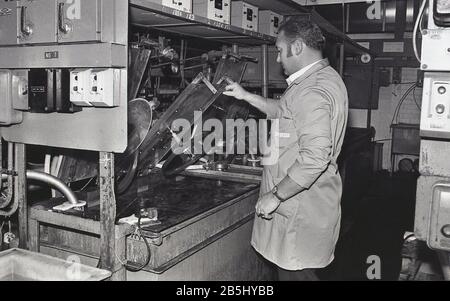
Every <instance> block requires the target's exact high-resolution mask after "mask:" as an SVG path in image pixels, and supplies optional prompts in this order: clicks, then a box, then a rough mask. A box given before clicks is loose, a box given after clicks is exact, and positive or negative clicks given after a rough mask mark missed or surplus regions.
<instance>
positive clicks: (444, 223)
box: [428, 183, 450, 251]
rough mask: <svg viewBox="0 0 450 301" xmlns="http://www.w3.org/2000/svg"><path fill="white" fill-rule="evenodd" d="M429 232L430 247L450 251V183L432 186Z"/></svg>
mask: <svg viewBox="0 0 450 301" xmlns="http://www.w3.org/2000/svg"><path fill="white" fill-rule="evenodd" d="M429 232H430V233H429V236H428V245H429V246H430V248H433V249H439V250H446V251H450V183H437V184H436V185H435V186H434V190H433V201H432V205H431V219H430V229H429Z"/></svg>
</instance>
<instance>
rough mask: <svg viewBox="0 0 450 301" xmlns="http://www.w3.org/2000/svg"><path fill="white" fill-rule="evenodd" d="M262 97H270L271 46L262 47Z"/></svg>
mask: <svg viewBox="0 0 450 301" xmlns="http://www.w3.org/2000/svg"><path fill="white" fill-rule="evenodd" d="M261 51H262V65H263V66H262V73H263V74H262V96H263V97H265V98H267V97H269V46H268V45H267V44H264V45H262V48H261Z"/></svg>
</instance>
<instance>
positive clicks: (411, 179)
mask: <svg viewBox="0 0 450 301" xmlns="http://www.w3.org/2000/svg"><path fill="white" fill-rule="evenodd" d="M416 181H417V175H416V174H413V173H404V174H394V175H393V176H391V175H389V173H387V172H380V173H377V174H375V175H372V176H371V177H370V181H368V182H367V185H366V188H365V189H366V191H363V192H362V194H361V195H360V196H356V195H355V194H354V193H353V195H351V194H347V197H345V194H344V198H343V202H342V211H343V212H342V213H343V218H342V227H341V236H340V239H339V242H338V245H337V247H336V252H335V257H336V258H335V261H334V262H333V263H332V264H331V265H330V266H329V267H328V268H327V269H325V270H323V271H322V273H321V274H322V278H323V279H324V280H360V281H364V280H368V271H369V268H371V267H373V266H372V263H373V261H371V260H373V258H374V257H371V256H378V258H379V262H380V270H381V271H380V277H379V278H381V279H380V280H392V281H395V280H400V279H401V277H400V274H401V273H403V272H404V271H403V270H404V269H405V262H404V259H405V256H404V235H405V232H408V231H410V232H412V231H413V230H414V229H413V227H414V208H415V193H416ZM352 182H354V184H355V185H359V186H354V187H360V186H361V183H358V178H351V179H347V181H346V185H348V186H353V185H352ZM348 188H349V191H351V190H352V189H351V187H348ZM353 191H354V189H353ZM414 263H416V262H414ZM406 268H407V269H408V267H406ZM412 270H414V268H412ZM370 271H371V272H373V270H370Z"/></svg>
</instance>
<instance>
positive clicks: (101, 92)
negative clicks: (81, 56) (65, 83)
mask: <svg viewBox="0 0 450 301" xmlns="http://www.w3.org/2000/svg"><path fill="white" fill-rule="evenodd" d="M124 79H125V80H124ZM122 82H125V83H126V71H125V70H122V69H77V70H73V71H72V72H71V74H70V101H71V102H72V103H73V104H74V105H77V106H83V107H91V106H94V107H116V106H119V105H120V93H121V92H122V89H126V88H127V87H122V86H123V83H122Z"/></svg>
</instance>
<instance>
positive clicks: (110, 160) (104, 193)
mask: <svg viewBox="0 0 450 301" xmlns="http://www.w3.org/2000/svg"><path fill="white" fill-rule="evenodd" d="M99 175H100V266H101V268H103V269H107V270H110V271H111V272H112V273H113V275H112V277H111V280H125V279H124V278H125V277H126V274H125V273H126V271H125V269H124V267H123V265H122V264H121V263H120V262H119V260H118V258H117V256H116V227H115V219H116V198H115V195H114V154H112V153H106V152H101V153H100V168H99Z"/></svg>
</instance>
